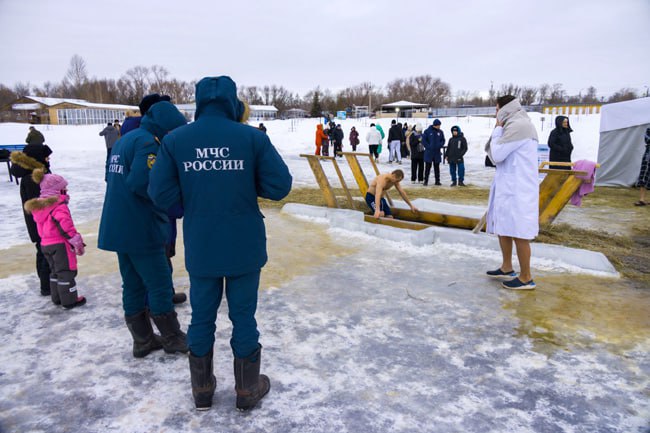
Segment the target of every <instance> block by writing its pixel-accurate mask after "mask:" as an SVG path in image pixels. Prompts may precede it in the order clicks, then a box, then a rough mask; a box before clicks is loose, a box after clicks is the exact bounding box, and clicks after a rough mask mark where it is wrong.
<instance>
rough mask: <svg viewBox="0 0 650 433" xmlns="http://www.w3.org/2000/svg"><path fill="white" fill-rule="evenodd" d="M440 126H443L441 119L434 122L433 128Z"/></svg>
mask: <svg viewBox="0 0 650 433" xmlns="http://www.w3.org/2000/svg"><path fill="white" fill-rule="evenodd" d="M438 125H442V122H441V121H440V119H436V120H434V121H433V126H438Z"/></svg>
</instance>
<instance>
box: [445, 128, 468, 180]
mask: <svg viewBox="0 0 650 433" xmlns="http://www.w3.org/2000/svg"><path fill="white" fill-rule="evenodd" d="M465 153H467V140H465V137H464V136H463V133H462V132H461V130H460V126H452V127H451V138H450V139H449V143H448V144H447V149H445V158H446V159H447V161H448V162H449V173H450V174H451V186H456V170H458V186H465V183H464V181H465V162H464V160H463V156H465Z"/></svg>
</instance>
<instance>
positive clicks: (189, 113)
mask: <svg viewBox="0 0 650 433" xmlns="http://www.w3.org/2000/svg"><path fill="white" fill-rule="evenodd" d="M176 108H178V111H180V112H181V113H183V116H185V120H187V121H188V122H192V121H194V116H195V115H196V104H195V103H194V102H192V103H191V104H176Z"/></svg>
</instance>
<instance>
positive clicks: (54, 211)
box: [25, 168, 86, 309]
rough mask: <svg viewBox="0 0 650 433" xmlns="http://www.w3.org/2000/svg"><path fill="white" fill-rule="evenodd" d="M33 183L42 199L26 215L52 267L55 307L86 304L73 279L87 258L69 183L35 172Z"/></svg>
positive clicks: (30, 205) (33, 202)
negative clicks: (72, 212)
mask: <svg viewBox="0 0 650 433" xmlns="http://www.w3.org/2000/svg"><path fill="white" fill-rule="evenodd" d="M32 180H33V181H34V182H35V183H37V184H39V187H40V190H41V193H40V195H39V197H37V198H33V199H31V200H28V201H27V202H26V203H25V211H27V213H30V214H32V216H33V217H34V221H35V222H36V226H37V229H38V234H39V235H40V236H41V247H42V249H43V254H44V255H45V258H46V259H47V263H48V265H49V266H50V295H51V297H52V302H53V303H54V304H55V305H61V306H63V308H65V309H70V308H75V307H80V306H82V305H85V304H86V298H84V297H83V296H78V292H77V285H76V283H75V280H74V277H76V276H77V257H76V256H83V254H84V246H85V244H84V242H83V239H82V238H81V235H80V234H79V232H77V229H75V227H74V223H73V222H72V216H71V215H70V209H69V208H68V203H69V202H70V197H69V196H68V188H67V187H68V182H67V181H66V180H65V179H64V178H62V177H61V176H59V175H57V174H50V173H45V170H44V169H42V168H39V169H36V170H34V172H33V173H32Z"/></svg>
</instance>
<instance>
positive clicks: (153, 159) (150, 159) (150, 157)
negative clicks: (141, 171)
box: [147, 153, 156, 169]
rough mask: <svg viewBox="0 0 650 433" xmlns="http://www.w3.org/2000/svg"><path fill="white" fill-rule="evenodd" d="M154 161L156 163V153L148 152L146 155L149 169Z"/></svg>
mask: <svg viewBox="0 0 650 433" xmlns="http://www.w3.org/2000/svg"><path fill="white" fill-rule="evenodd" d="M155 163H156V154H155V153H150V154H149V155H147V167H149V169H151V167H153V165H154V164H155Z"/></svg>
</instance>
